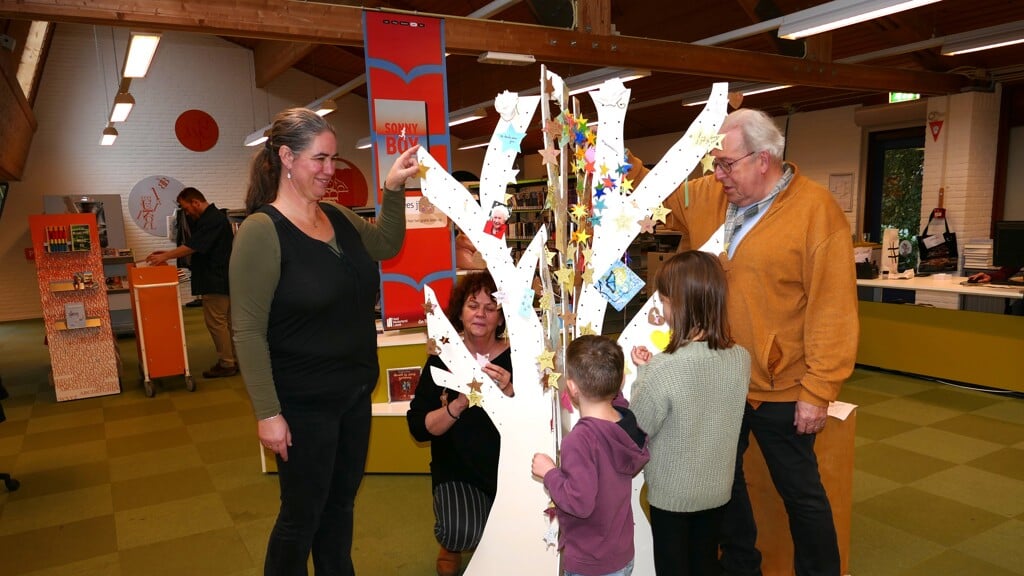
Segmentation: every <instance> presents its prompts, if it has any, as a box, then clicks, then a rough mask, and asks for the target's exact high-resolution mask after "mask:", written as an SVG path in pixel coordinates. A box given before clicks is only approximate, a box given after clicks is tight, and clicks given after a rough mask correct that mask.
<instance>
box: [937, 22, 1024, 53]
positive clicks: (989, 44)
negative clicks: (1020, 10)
mask: <svg viewBox="0 0 1024 576" xmlns="http://www.w3.org/2000/svg"><path fill="white" fill-rule="evenodd" d="M1021 42H1024V20H1018V21H1016V22H1009V23H1007V24H1000V25H998V26H990V27H988V28H981V29H978V30H971V31H970V32H964V33H963V34H953V35H950V36H947V37H946V43H945V44H943V45H942V55H943V56H956V55H958V54H970V53H971V52H980V51H982V50H991V49H992V48H1001V47H1003V46H1010V45H1013V44H1020V43H1021Z"/></svg>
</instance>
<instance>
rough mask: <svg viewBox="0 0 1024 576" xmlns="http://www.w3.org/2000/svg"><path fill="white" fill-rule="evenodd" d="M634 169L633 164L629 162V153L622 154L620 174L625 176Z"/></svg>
mask: <svg viewBox="0 0 1024 576" xmlns="http://www.w3.org/2000/svg"><path fill="white" fill-rule="evenodd" d="M632 169H633V165H632V164H630V163H629V155H628V154H623V155H622V164H619V174H621V175H623V176H625V175H626V173H627V172H629V171H630V170H632Z"/></svg>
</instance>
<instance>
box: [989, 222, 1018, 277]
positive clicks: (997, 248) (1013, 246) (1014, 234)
mask: <svg viewBox="0 0 1024 576" xmlns="http://www.w3.org/2000/svg"><path fill="white" fill-rule="evenodd" d="M992 264H994V265H996V266H1000V267H1010V268H1021V267H1024V221H1020V220H1004V221H1002V222H996V234H995V238H994V239H993V242H992Z"/></svg>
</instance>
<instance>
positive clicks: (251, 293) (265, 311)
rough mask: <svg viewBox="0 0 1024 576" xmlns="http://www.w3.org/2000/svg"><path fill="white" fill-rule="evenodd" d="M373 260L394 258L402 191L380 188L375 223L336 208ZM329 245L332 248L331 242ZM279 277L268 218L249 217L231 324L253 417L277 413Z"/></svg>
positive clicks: (240, 243) (235, 253)
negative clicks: (274, 309)
mask: <svg viewBox="0 0 1024 576" xmlns="http://www.w3.org/2000/svg"><path fill="white" fill-rule="evenodd" d="M337 207H338V208H339V209H340V210H341V212H342V213H343V214H344V215H345V216H346V217H347V218H348V220H349V221H350V222H351V223H352V225H353V226H354V227H355V228H356V230H357V231H358V233H359V237H360V238H361V240H362V242H363V245H364V246H365V247H366V251H367V252H368V253H369V255H370V257H371V258H373V259H374V260H385V259H388V258H392V257H394V256H395V255H396V254H398V252H399V251H400V250H401V248H402V243H403V241H404V240H405V191H404V189H403V190H385V191H384V199H383V201H382V202H381V210H380V214H379V215H378V218H377V222H376V224H370V223H369V222H367V221H366V220H364V219H363V218H362V217H360V216H359V215H358V214H356V213H355V212H352V211H351V210H349V209H348V208H345V207H343V206H337ZM328 244H330V245H331V246H332V247H333V248H334V249H335V250H337V249H338V245H337V242H336V241H335V239H333V238H332V239H331V240H330V241H329V242H328ZM280 273H281V246H280V243H279V241H278V236H277V230H276V228H275V225H274V222H273V220H271V218H270V216H268V215H266V214H262V213H256V214H251V215H250V216H249V217H247V218H246V219H245V221H244V222H243V223H242V225H241V227H240V228H239V229H238V233H237V234H236V235H235V242H234V247H233V250H232V254H231V264H230V272H229V277H230V282H231V323H232V331H233V333H234V340H235V348H236V353H237V356H238V362H239V365H240V366H241V368H242V377H243V378H244V380H245V385H246V388H247V389H248V390H249V396H250V398H251V400H252V404H253V410H254V411H255V413H256V418H257V419H263V418H269V417H270V416H273V415H275V414H277V413H279V412H280V411H281V405H280V403H279V402H278V398H277V392H276V389H275V388H274V378H273V373H272V370H271V365H270V348H269V345H268V343H267V327H268V320H269V318H270V310H271V305H272V304H273V301H274V293H275V291H276V290H277V285H278V281H279V279H280Z"/></svg>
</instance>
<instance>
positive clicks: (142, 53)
mask: <svg viewBox="0 0 1024 576" xmlns="http://www.w3.org/2000/svg"><path fill="white" fill-rule="evenodd" d="M159 44H160V34H159V33H157V32H132V33H131V38H130V39H129V41H128V57H127V58H125V60H124V71H123V72H122V73H121V75H122V76H124V77H125V78H142V77H144V76H145V75H146V72H148V71H149V65H150V63H151V62H152V61H153V55H154V54H155V53H156V47H157V45H159Z"/></svg>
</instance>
